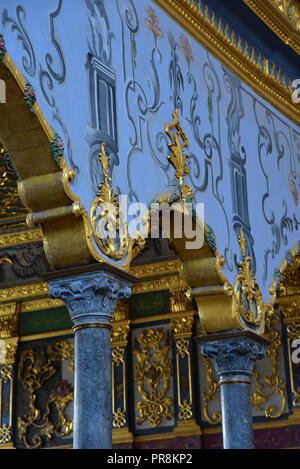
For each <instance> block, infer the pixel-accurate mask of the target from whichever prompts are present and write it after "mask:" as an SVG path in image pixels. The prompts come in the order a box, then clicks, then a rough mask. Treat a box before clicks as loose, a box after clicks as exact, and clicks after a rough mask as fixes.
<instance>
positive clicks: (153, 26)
mask: <svg viewBox="0 0 300 469" xmlns="http://www.w3.org/2000/svg"><path fill="white" fill-rule="evenodd" d="M146 13H147V15H148V16H149V18H150V19H148V18H145V23H146V25H147V27H148V28H149V29H150V31H152V33H153V37H154V43H155V49H157V38H158V37H164V33H163V32H162V30H161V29H160V27H159V26H158V25H157V23H158V17H157V16H156V13H155V10H153V8H152V7H149V8H148V10H146Z"/></svg>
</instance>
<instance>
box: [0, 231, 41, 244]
mask: <svg viewBox="0 0 300 469" xmlns="http://www.w3.org/2000/svg"><path fill="white" fill-rule="evenodd" d="M42 240H43V233H42V230H41V229H35V230H26V231H18V232H17V233H9V234H3V235H0V248H6V247H9V246H16V245H19V244H27V243H34V242H35V241H42Z"/></svg>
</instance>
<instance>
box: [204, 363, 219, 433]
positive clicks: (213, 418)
mask: <svg viewBox="0 0 300 469" xmlns="http://www.w3.org/2000/svg"><path fill="white" fill-rule="evenodd" d="M202 358H203V360H204V364H205V367H206V380H207V383H208V384H207V387H206V388H205V389H204V390H203V391H202V393H201V397H202V399H203V414H204V417H205V419H206V420H207V421H208V422H209V423H210V424H212V425H217V424H219V423H221V420H222V414H221V410H217V411H215V412H214V413H213V415H211V412H210V408H209V404H210V402H212V401H214V400H216V401H217V402H218V404H219V402H220V385H219V384H218V382H217V381H216V380H215V378H214V376H213V364H212V360H211V359H210V358H208V357H202Z"/></svg>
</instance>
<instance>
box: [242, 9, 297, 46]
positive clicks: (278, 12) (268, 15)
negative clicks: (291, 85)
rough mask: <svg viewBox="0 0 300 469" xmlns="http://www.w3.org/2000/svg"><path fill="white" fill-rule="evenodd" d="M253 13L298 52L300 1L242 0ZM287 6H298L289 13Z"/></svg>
mask: <svg viewBox="0 0 300 469" xmlns="http://www.w3.org/2000/svg"><path fill="white" fill-rule="evenodd" d="M244 2H245V3H246V5H248V7H250V8H251V9H252V10H253V11H254V13H255V14H256V15H257V16H259V17H260V19H262V21H264V23H266V25H267V26H268V27H269V28H270V29H271V30H272V31H273V32H274V33H275V34H276V35H277V36H278V37H279V38H280V39H281V40H282V41H283V42H284V43H285V44H287V45H288V46H290V47H291V48H292V49H294V50H295V51H296V52H297V54H300V3H299V1H297V0H296V1H295V0H292V1H291V0H284V1H282V0H281V1H279V0H244ZM289 8H291V9H292V8H294V9H295V8H298V9H299V16H297V12H296V11H295V12H294V13H293V15H289V14H288V11H289Z"/></svg>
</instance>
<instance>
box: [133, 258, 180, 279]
mask: <svg viewBox="0 0 300 469" xmlns="http://www.w3.org/2000/svg"><path fill="white" fill-rule="evenodd" d="M180 265H181V262H180V260H179V259H174V260H169V261H160V262H154V263H151V264H143V265H136V266H131V267H130V269H129V273H130V274H132V275H135V276H136V277H138V278H144V277H154V276H158V275H159V276H161V275H166V274H173V273H178V272H179V269H180Z"/></svg>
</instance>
